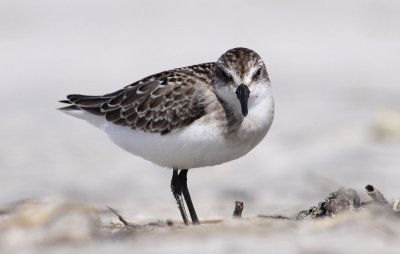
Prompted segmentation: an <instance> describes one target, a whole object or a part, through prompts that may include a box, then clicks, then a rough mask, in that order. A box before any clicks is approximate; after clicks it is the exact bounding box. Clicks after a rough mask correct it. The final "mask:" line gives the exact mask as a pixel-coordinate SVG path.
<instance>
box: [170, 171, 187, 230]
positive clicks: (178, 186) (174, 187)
mask: <svg viewBox="0 0 400 254" xmlns="http://www.w3.org/2000/svg"><path fill="white" fill-rule="evenodd" d="M171 191H172V194H173V195H174V198H175V200H176V204H177V205H178V208H179V211H180V212H181V215H182V219H183V223H185V225H189V222H188V218H187V215H186V211H185V204H184V203H183V199H182V183H181V180H180V178H179V175H178V170H177V169H174V172H173V173H172V179H171Z"/></svg>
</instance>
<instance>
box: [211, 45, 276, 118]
mask: <svg viewBox="0 0 400 254" xmlns="http://www.w3.org/2000/svg"><path fill="white" fill-rule="evenodd" d="M214 71H215V80H214V86H215V90H216V93H217V96H218V97H219V98H220V99H221V100H222V101H223V102H224V103H226V104H227V105H228V106H229V107H230V108H232V109H233V110H234V112H237V113H240V114H242V115H243V116H247V114H248V113H249V108H250V107H251V106H252V105H254V104H256V103H257V101H259V100H262V99H263V98H265V97H266V96H268V95H269V94H270V81H269V77H268V73H267V69H266V67H265V64H264V62H263V61H262V59H261V57H260V56H259V55H258V54H257V53H256V52H254V51H252V50H250V49H247V48H234V49H230V50H228V51H227V52H225V53H224V54H223V55H222V56H221V57H220V58H219V59H218V61H217V62H216V65H215V70H214Z"/></svg>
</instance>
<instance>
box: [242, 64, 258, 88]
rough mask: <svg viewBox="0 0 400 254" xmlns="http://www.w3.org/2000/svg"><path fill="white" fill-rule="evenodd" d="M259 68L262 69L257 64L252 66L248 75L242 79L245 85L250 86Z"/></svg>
mask: <svg viewBox="0 0 400 254" xmlns="http://www.w3.org/2000/svg"><path fill="white" fill-rule="evenodd" d="M260 68H262V66H261V65H260V64H257V65H254V66H253V67H252V68H251V69H250V71H249V73H248V74H247V75H246V77H245V78H244V82H245V84H250V82H251V81H252V80H253V76H254V74H256V72H257V71H258V70H259V69H260Z"/></svg>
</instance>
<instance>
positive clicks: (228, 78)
mask: <svg viewBox="0 0 400 254" xmlns="http://www.w3.org/2000/svg"><path fill="white" fill-rule="evenodd" d="M220 75H221V77H222V79H224V80H225V81H231V80H232V76H231V75H230V74H229V73H227V72H226V71H225V70H222V69H220Z"/></svg>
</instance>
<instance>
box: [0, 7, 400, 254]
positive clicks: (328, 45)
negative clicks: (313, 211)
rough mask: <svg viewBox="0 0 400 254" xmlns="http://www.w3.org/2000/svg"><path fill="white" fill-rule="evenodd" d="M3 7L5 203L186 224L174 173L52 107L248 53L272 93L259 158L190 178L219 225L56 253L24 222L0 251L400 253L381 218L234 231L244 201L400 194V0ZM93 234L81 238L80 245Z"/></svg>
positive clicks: (293, 207) (249, 206)
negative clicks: (230, 53) (376, 191)
mask: <svg viewBox="0 0 400 254" xmlns="http://www.w3.org/2000/svg"><path fill="white" fill-rule="evenodd" d="M0 5H1V8H0V56H1V57H0V69H1V72H0V78H1V79H0V80H1V82H0V84H1V89H2V92H1V93H0V104H1V108H2V115H1V130H2V131H1V133H0V140H1V142H0V172H1V178H0V186H1V190H2V191H1V192H0V204H1V207H5V208H7V207H9V206H10V204H12V203H13V202H16V201H19V200H24V199H27V198H36V199H39V200H45V202H47V203H50V204H53V203H55V204H58V203H59V202H61V203H63V202H73V203H80V204H85V205H87V206H88V207H96V208H98V209H104V208H105V207H106V206H107V205H109V206H112V207H114V208H116V209H118V211H120V212H121V213H123V214H124V216H125V217H126V218H128V219H129V220H131V221H138V222H140V223H145V222H146V221H156V220H162V221H164V220H166V219H174V220H176V219H179V213H178V211H177V209H176V207H175V205H174V201H173V198H172V195H171V194H170V193H169V181H170V176H171V172H170V171H169V170H166V169H160V168H159V167H157V166H155V165H153V164H151V163H149V162H146V161H144V160H142V159H140V158H137V157H134V156H132V155H130V154H127V153H125V152H124V151H122V150H120V149H119V148H118V147H116V146H115V145H113V144H112V143H111V142H110V141H109V140H108V138H107V137H106V136H105V135H104V134H103V133H101V132H100V131H98V130H97V129H95V128H93V127H92V126H90V125H88V124H87V123H85V122H83V121H80V120H77V119H73V118H71V117H69V116H67V115H64V114H62V113H60V112H58V111H56V110H55V108H57V107H59V104H58V103H57V100H60V99H63V98H64V97H65V95H66V94H69V93H82V94H102V93H106V92H111V91H114V90H116V89H118V88H120V87H122V86H124V85H127V84H129V83H131V82H133V81H136V80H138V79H140V78H142V77H144V76H146V75H149V74H152V73H155V72H158V71H161V70H165V69H170V68H174V67H179V66H185V65H191V64H196V63H200V62H208V61H214V60H216V59H217V58H218V57H219V55H220V54H222V53H223V52H224V51H226V50H227V49H229V48H232V47H236V46H244V47H248V48H251V49H253V50H255V51H257V52H258V53H259V54H260V55H261V56H262V57H263V59H264V60H265V62H266V64H267V68H268V69H269V73H270V76H271V80H272V84H273V89H274V96H275V99H276V117H275V120H274V123H273V126H272V129H271V130H270V133H269V134H268V136H267V138H266V139H265V140H264V141H263V142H262V143H261V144H260V145H259V146H258V147H257V148H256V149H254V150H253V151H252V152H251V153H249V154H248V155H246V156H245V157H243V158H241V159H239V160H236V161H233V162H230V163H226V164H224V165H220V166H216V167H213V168H204V169H197V170H193V171H190V173H189V187H190V189H191V193H192V198H193V199H194V202H195V205H196V208H197V212H198V214H199V216H200V217H201V218H203V219H204V218H210V217H218V218H223V219H224V222H223V223H222V224H218V226H215V225H207V226H202V227H200V228H187V229H185V228H183V229H179V230H174V229H172V230H171V229H169V228H168V229H165V228H162V229H157V230H155V231H150V233H149V232H147V233H145V234H143V235H140V236H137V237H133V238H129V240H118V241H113V240H109V241H103V240H98V239H97V238H96V239H95V240H92V238H87V239H88V240H82V242H81V243H79V244H77V243H76V242H75V241H72V242H69V243H70V244H68V241H67V244H63V242H62V241H60V244H59V245H57V244H51V245H43V244H41V243H38V242H40V241H36V240H35V239H37V237H38V238H40V237H41V235H40V234H42V235H45V236H49V235H51V232H52V231H50V230H51V227H50V228H47V227H43V228H40V229H39V231H40V230H42V231H40V232H39V231H35V230H33V231H31V230H24V228H23V227H22V229H21V228H19V229H15V228H14V229H7V230H6V231H1V233H0V243H1V245H0V250H3V251H7V252H10V253H11V252H16V253H17V252H20V253H29V252H35V251H36V252H37V253H45V252H46V251H47V252H48V253H70V252H71V251H72V250H74V251H77V252H79V251H80V252H82V253H92V252H93V253H102V252H104V253H107V252H110V251H115V252H127V251H135V252H138V253H155V252H163V251H165V252H172V251H174V252H186V253H187V252H189V251H190V252H198V253H200V252H206V251H207V252H210V251H215V252H221V253H235V252H238V253H240V252H250V251H258V252H267V253H268V252H276V253H345V252H348V253H361V252H362V253H376V252H378V251H379V253H398V252H399V251H400V242H399V241H397V240H395V239H398V237H399V230H398V229H399V225H400V224H399V223H398V221H397V222H396V223H397V224H396V223H393V222H392V220H391V219H386V218H378V219H371V218H370V217H368V215H366V216H359V217H356V218H354V219H351V220H350V221H351V223H348V222H340V223H338V224H335V225H332V226H330V228H329V229H327V228H326V227H319V224H318V223H317V224H313V222H307V223H302V224H296V225H292V224H290V223H289V224H288V223H282V224H280V223H278V224H277V225H275V224H274V223H272V224H269V223H268V222H262V223H261V224H262V226H254V225H259V224H260V223H255V224H254V225H253V224H251V223H248V222H247V221H244V222H230V217H231V213H232V209H233V207H232V206H233V202H234V201H235V200H237V199H239V200H243V201H244V202H245V205H246V206H245V210H244V217H247V218H255V216H256V215H257V214H282V215H293V214H295V213H296V212H298V211H299V210H301V209H305V208H307V207H309V206H311V205H315V204H316V203H318V201H319V200H321V199H322V198H323V197H325V196H326V195H327V194H328V193H329V192H330V191H332V190H335V189H336V188H337V187H340V186H346V187H351V188H354V189H356V190H357V191H359V192H360V193H362V190H363V188H364V186H365V185H366V184H368V183H372V184H374V185H376V186H378V187H379V188H380V189H381V190H382V191H383V192H384V193H385V194H386V195H387V197H388V198H395V197H398V196H400V188H399V181H398V179H399V177H400V173H399V172H400V171H399V167H400V110H399V109H400V100H399V98H400V75H399V72H400V67H399V64H398V59H400V46H399V45H400V3H399V2H398V1H395V0H385V1H379V2H378V1H372V0H371V1H369V0H367V1H365V0H353V1H332V2H330V3H322V2H320V1H316V0H314V1H306V2H303V1H302V2H296V1H263V2H262V1H248V2H243V1H218V3H216V2H215V1H193V2H190V3H189V2H180V1H168V2H167V1H164V2H161V1H160V2H157V1H146V2H134V1H114V2H112V3H110V2H107V1H94V0H93V1H69V2H66V1H44V0H39V1H11V0H10V1H9V0H2V2H1V3H0ZM363 195H364V194H363ZM362 198H365V195H364V196H362ZM49 200H50V201H49ZM60 200H61V201H60ZM35 211H36V210H35ZM34 214H36V213H34ZM79 218H80V217H79ZM85 218H86V217H84V219H83V222H82V223H83V224H84V223H85V221H86V220H85ZM346 218H347V217H346ZM351 218H353V217H351ZM78 221H79V219H78ZM60 224H61V225H65V224H68V223H63V221H62V220H60ZM79 224H80V223H75V224H71V225H79ZM89 224H90V223H89ZM382 224H383V225H385V226H384V227H383V228H382V227H380V225H382ZM252 225H253V226H252ZM61 228H63V227H62V226H61ZM88 228H90V226H87V227H85V226H83V229H82V231H83V233H82V235H81V236H79V234H78V236H76V237H77V238H78V239H79V237H82V238H83V239H85V233H84V232H85V230H87V229H88ZM46 230H49V231H46ZM57 230H59V229H57ZM57 230H55V232H57ZM65 230H66V232H73V233H76V232H80V230H75V229H74V228H72V229H71V228H67V229H65ZM14 233H15V234H14ZM153 233H154V234H153ZM13 234H14V235H13ZM88 234H89V233H88ZM78 242H79V241H78ZM46 246H47V247H46ZM2 248H3V249H2ZM3 251H2V253H3Z"/></svg>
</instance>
